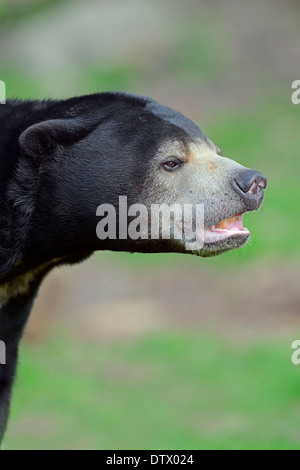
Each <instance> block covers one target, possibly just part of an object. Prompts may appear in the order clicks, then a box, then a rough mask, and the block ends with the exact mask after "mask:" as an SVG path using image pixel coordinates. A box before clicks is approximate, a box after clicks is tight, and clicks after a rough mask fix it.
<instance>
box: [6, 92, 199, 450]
mask: <svg viewBox="0 0 300 470" xmlns="http://www.w3.org/2000/svg"><path fill="white" fill-rule="evenodd" d="M0 127H1V135H0V207H1V214H0V289H1V286H2V287H3V286H5V288H7V289H10V285H11V283H13V282H14V280H15V279H16V278H18V277H19V276H22V275H23V274H25V273H27V272H29V271H31V270H33V269H35V268H37V267H38V266H44V267H43V268H42V270H41V272H39V273H38V275H37V277H36V279H35V281H34V282H32V283H31V284H30V288H29V292H28V293H26V294H19V295H18V296H17V297H13V298H12V299H11V300H9V301H8V302H7V303H6V304H5V305H4V306H3V307H2V309H1V313H0V340H2V341H4V342H5V343H6V347H7V364H6V365H5V366H4V365H0V442H1V439H2V437H3V434H4V431H5V427H6V422H7V416H8V409H9V398H10V393H11V388H12V383H13V379H14V376H15V370H16V361H17V350H18V343H19V340H20V338H21V336H22V332H23V329H24V326H25V324H26V321H27V318H28V316H29V313H30V309H31V306H32V303H33V300H34V297H35V295H36V292H37V290H38V287H39V285H40V283H41V281H42V279H43V277H44V276H45V274H46V273H47V272H48V271H49V270H50V269H51V268H52V267H53V266H54V265H57V264H61V263H74V262H78V261H81V260H82V259H85V258H86V257H87V256H89V255H90V254H91V253H92V252H93V251H94V250H99V249H101V250H102V249H113V250H128V251H142V252H147V251H149V252H154V251H172V249H171V248H168V247H166V246H165V247H162V246H160V245H159V244H158V242H153V243H152V244H147V243H146V242H144V243H142V244H141V243H138V241H137V242H136V243H135V244H132V242H128V241H126V240H123V241H114V243H113V244H112V242H109V241H107V242H102V243H101V244H100V243H99V240H98V239H97V237H96V230H95V229H96V224H97V218H96V212H95V210H96V208H97V206H98V205H99V204H102V203H107V202H109V203H111V204H117V196H118V195H128V203H129V204H130V203H132V202H137V201H138V202H143V201H142V199H143V197H142V192H143V182H144V176H145V173H146V168H147V167H148V165H149V160H150V157H151V155H153V154H154V153H155V151H156V150H157V148H158V145H159V143H160V142H161V141H162V140H163V139H164V138H167V137H168V138H170V137H172V136H174V137H178V135H179V134H180V135H181V136H182V137H183V138H184V137H185V136H186V135H187V134H188V133H189V132H192V133H193V134H195V133H196V134H197V133H198V134H199V136H202V133H201V131H200V129H199V128H197V126H196V125H195V124H193V123H192V122H191V121H189V120H188V119H187V118H185V117H184V116H182V115H181V114H179V113H176V112H174V111H172V110H170V109H168V108H165V107H163V106H160V105H158V104H157V103H156V102H154V101H152V100H150V99H148V98H144V97H139V96H133V95H129V94H125V93H103V94H97V95H90V96H84V97H79V98H72V99H68V100H65V101H18V100H8V102H7V104H6V105H1V106H0ZM138 129H139V131H137V130H138ZM54 259H55V261H54V262H53V263H52V260H54ZM49 262H51V264H50V265H49V264H48V263H49ZM0 302H1V299H0Z"/></svg>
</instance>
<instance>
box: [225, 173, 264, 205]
mask: <svg viewBox="0 0 300 470" xmlns="http://www.w3.org/2000/svg"><path fill="white" fill-rule="evenodd" d="M233 187H234V189H235V191H236V192H237V193H238V194H239V195H240V196H241V197H242V199H243V200H244V202H245V204H246V208H247V210H254V209H258V208H259V206H260V205H261V203H262V200H263V197H264V192H263V190H264V189H265V188H266V187H267V178H266V177H265V176H264V175H263V174H262V173H259V172H258V171H254V170H244V171H242V172H240V173H239V174H238V176H236V177H235V178H234V180H233Z"/></svg>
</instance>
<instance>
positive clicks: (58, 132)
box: [19, 117, 96, 157]
mask: <svg viewBox="0 0 300 470" xmlns="http://www.w3.org/2000/svg"><path fill="white" fill-rule="evenodd" d="M95 127H96V125H95V123H92V122H91V121H89V120H86V119H83V118H82V117H77V118H72V119H52V120H49V121H42V122H39V123H38V124H34V125H33V126H31V127H28V129H26V130H25V131H24V132H23V133H22V134H21V135H20V137H19V145H20V148H21V150H22V151H23V152H24V154H25V155H28V156H31V157H37V156H41V155H45V154H48V155H49V154H51V153H53V151H54V150H55V147H56V146H57V145H65V146H67V145H72V144H74V143H76V142H78V141H79V140H81V139H83V138H84V137H85V136H87V135H88V134H89V133H90V132H91V131H92V130H93V128H95Z"/></svg>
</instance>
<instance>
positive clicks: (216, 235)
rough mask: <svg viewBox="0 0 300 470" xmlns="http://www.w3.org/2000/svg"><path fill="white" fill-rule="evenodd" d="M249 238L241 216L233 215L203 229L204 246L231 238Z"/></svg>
mask: <svg viewBox="0 0 300 470" xmlns="http://www.w3.org/2000/svg"><path fill="white" fill-rule="evenodd" d="M249 236H250V232H249V230H248V229H247V228H246V227H244V224H243V215H242V214H239V215H235V216H234V217H229V218H228V219H225V220H223V221H222V222H219V223H218V224H216V225H212V226H211V227H205V229H204V243H205V245H211V244H214V245H215V244H218V243H220V242H224V241H225V240H228V239H231V238H239V237H243V239H244V238H245V237H246V238H247V239H248V238H249Z"/></svg>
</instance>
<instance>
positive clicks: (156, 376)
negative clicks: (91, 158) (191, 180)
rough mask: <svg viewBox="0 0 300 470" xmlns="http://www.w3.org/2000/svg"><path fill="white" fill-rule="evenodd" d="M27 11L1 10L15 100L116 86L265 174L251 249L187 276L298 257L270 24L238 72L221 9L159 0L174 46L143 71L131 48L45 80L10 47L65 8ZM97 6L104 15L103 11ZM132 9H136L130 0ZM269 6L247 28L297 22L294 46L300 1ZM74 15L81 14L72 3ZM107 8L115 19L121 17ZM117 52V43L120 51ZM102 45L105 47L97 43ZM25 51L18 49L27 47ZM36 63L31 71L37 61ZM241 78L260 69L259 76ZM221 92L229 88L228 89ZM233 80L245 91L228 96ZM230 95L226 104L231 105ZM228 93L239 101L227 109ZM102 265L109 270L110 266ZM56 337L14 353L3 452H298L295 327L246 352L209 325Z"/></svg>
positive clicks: (291, 129) (6, 68)
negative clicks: (169, 112)
mask: <svg viewBox="0 0 300 470" xmlns="http://www.w3.org/2000/svg"><path fill="white" fill-rule="evenodd" d="M21 3H22V2H17V1H16V0H15V1H14V2H4V1H1V2H0V25H1V28H2V33H0V40H1V34H2V35H3V38H2V39H3V41H4V43H5V44H8V46H7V51H6V52H5V50H4V52H2V53H0V60H1V67H0V79H1V80H4V81H5V82H6V84H7V91H8V95H9V97H19V98H24V99H26V98H43V97H50V96H51V97H62V96H67V94H68V93H67V89H69V90H70V94H87V93H93V92H98V91H107V90H113V89H118V90H126V91H131V92H136V93H141V94H146V95H151V96H153V97H154V98H156V99H158V100H159V101H163V102H164V103H165V104H168V105H169V106H173V107H177V109H179V110H181V111H182V112H185V114H188V115H189V116H190V117H192V118H193V119H194V120H195V122H197V123H198V124H199V125H200V127H202V128H203V131H204V132H205V133H206V134H207V135H208V136H209V137H210V138H211V139H212V140H213V141H214V142H215V143H216V144H217V145H219V146H220V147H221V148H222V151H223V154H224V155H225V156H228V157H230V158H232V159H234V160H237V161H239V162H240V163H242V164H244V165H245V166H247V167H251V168H255V169H258V170H260V171H262V172H263V173H265V174H266V175H267V176H268V179H269V185H268V190H267V191H266V196H265V203H264V206H263V208H262V210H261V211H260V212H258V213H251V214H248V215H247V216H245V221H246V225H247V226H248V228H249V229H250V230H251V232H252V234H253V241H251V243H250V245H248V247H247V248H245V249H242V250H240V251H239V252H231V253H228V254H226V255H224V256H223V257H222V258H216V259H211V260H205V261H201V260H200V259H199V260H195V259H193V258H190V261H188V263H190V264H191V265H192V266H193V267H195V265H196V264H197V263H199V265H200V264H201V267H200V268H199V269H204V270H205V269H206V268H205V266H208V263H209V269H210V270H212V271H213V270H216V271H218V272H220V271H222V270H223V271H224V276H227V273H228V269H232V267H236V269H237V270H238V269H240V267H245V266H248V265H249V266H253V265H255V263H262V264H263V266H270V267H271V268H270V269H272V265H273V264H274V263H281V262H282V263H283V262H284V263H288V262H289V261H291V262H295V260H299V229H300V220H299V217H298V214H299V209H298V203H299V194H300V193H299V172H300V159H299V117H300V114H299V113H300V107H297V106H293V105H292V103H291V89H290V87H291V82H292V80H295V79H297V78H299V76H298V77H297V76H292V73H293V67H292V66H294V59H293V56H292V55H291V57H290V61H289V60H287V58H286V57H283V53H282V52H280V53H278V57H277V61H275V60H273V62H272V61H271V60H270V62H268V60H269V59H270V57H269V56H268V49H267V48H266V47H265V46H266V44H269V46H268V47H269V49H270V50H271V51H272V50H273V49H272V47H273V48H274V56H276V53H275V52H276V51H275V48H276V47H278V42H277V39H278V38H279V39H278V40H280V41H282V43H283V46H286V47H287V45H288V44H287V43H285V39H284V38H283V37H282V35H281V33H280V31H279V30H277V29H276V27H274V30H272V29H270V30H269V31H268V33H269V36H266V37H265V36H263V35H261V36H259V35H258V41H261V45H262V46H264V47H265V51H264V53H265V54H266V56H267V60H265V57H264V56H262V57H260V55H261V51H259V50H256V51H254V52H253V55H252V59H251V58H250V59H251V60H252V62H251V61H250V63H249V64H248V69H246V70H245V71H244V70H243V64H244V62H243V60H247V59H245V58H244V57H243V58H241V56H239V55H238V53H237V52H236V47H237V46H236V44H235V43H232V42H231V39H232V38H230V37H229V39H228V41H225V42H224V37H225V36H226V34H227V33H228V30H230V28H231V27H232V28H237V25H236V23H235V21H234V18H235V16H233V18H232V20H230V19H228V18H227V17H226V16H224V15H225V13H224V10H222V9H220V12H219V13H216V11H219V10H218V8H219V7H220V5H221V0H219V2H218V1H216V2H212V3H211V6H210V4H209V3H208V2H198V4H197V5H196V3H195V2H193V1H188V2H185V5H186V7H185V9H184V10H185V12H184V14H183V13H182V6H180V2H178V1H176V2H175V3H173V4H172V5H173V7H172V5H171V3H170V2H169V1H164V2H161V4H162V5H164V8H165V9H166V11H167V12H168V11H169V12H170V11H171V10H172V15H175V13H176V11H177V14H178V15H179V17H180V20H179V21H178V19H177V23H176V25H177V30H176V35H177V38H176V40H175V39H174V37H173V36H172V37H171V39H170V41H169V42H168V41H167V45H164V46H162V47H161V49H160V48H159V47H157V48H156V49H155V48H154V52H153V51H152V55H151V53H150V58H149V61H148V60H147V59H145V57H144V54H143V50H141V53H140V55H139V54H138V52H137V51H136V50H135V51H134V53H133V55H130V54H128V55H126V54H125V57H124V58H123V59H122V60H121V59H120V58H119V56H118V55H116V59H115V61H110V60H107V61H105V60H104V61H103V65H101V64H99V63H98V61H95V60H91V61H90V63H85V61H84V57H80V59H81V60H82V65H80V60H79V59H78V62H79V69H80V70H74V69H72V67H71V66H70V67H68V65H66V67H65V68H64V67H62V66H60V67H57V68H56V69H53V71H51V73H49V71H47V70H42V69H41V71H40V72H36V71H34V70H33V71H31V70H30V68H29V69H28V68H26V63H25V65H24V61H23V62H22V61H18V60H17V59H16V58H14V57H15V56H14V55H13V52H14V50H13V48H12V47H10V40H11V44H13V41H16V40H15V39H14V37H15V35H16V30H17V29H18V28H19V27H20V25H21V26H22V25H23V24H25V26H24V28H25V27H26V24H27V28H30V27H31V28H33V29H34V27H35V26H36V25H37V24H38V23H39V21H40V22H41V23H42V24H43V23H45V22H47V18H48V15H52V16H51V18H52V20H53V15H54V16H55V14H56V15H59V14H60V8H64V6H65V5H66V4H68V2H61V4H62V7H61V6H60V5H59V4H58V3H57V2H51V1H48V2H38V1H35V2H34V1H31V2H27V3H28V4H27V7H26V5H25V4H26V2H23V3H22V6H20V5H21ZM99 3H103V8H104V7H105V5H107V2H99ZM117 3H118V5H120V3H119V2H117ZM128 3H129V6H128V8H132V7H133V4H134V2H128ZM142 3H144V2H142ZM266 3H267V8H266V9H265V7H266V5H265V7H262V6H261V5H260V3H258V2H253V4H252V7H249V8H250V11H251V12H252V14H253V18H254V17H255V18H256V17H258V16H260V15H261V16H262V18H263V20H262V23H263V21H266V22H268V21H269V22H271V21H272V22H273V24H274V25H275V26H276V25H278V24H279V23H280V24H281V21H282V15H283V14H284V18H287V20H288V21H293V27H292V26H291V31H293V36H292V38H294V37H295V38H297V39H298V41H299V40H300V33H299V32H297V31H299V22H300V20H298V19H299V10H298V9H297V5H296V3H292V2H291V3H290V4H287V5H286V6H283V5H281V7H280V6H279V5H278V2H277V3H276V5H275V6H274V3H273V6H272V2H270V1H268V2H266ZM124 4H126V2H123V5H124ZM73 5H74V7H73V8H74V10H75V9H76V8H77V6H76V5H78V4H77V2H73ZM153 5H155V8H156V9H157V8H158V10H155V9H154V14H157V15H158V14H160V10H159V7H158V3H157V2H153ZM202 7H203V11H202ZM86 8H90V9H93V8H94V7H93V3H92V2H87V7H86ZM228 9H229V12H228V15H230V9H231V10H232V12H234V14H235V15H237V16H238V17H239V20H240V23H241V26H240V28H241V31H240V32H238V31H236V38H240V39H241V40H242V39H244V40H245V41H246V39H247V38H246V39H245V38H244V32H243V26H244V27H245V28H246V25H247V23H248V13H249V12H248V13H247V11H243V9H241V10H240V11H238V12H236V9H237V4H236V2H234V1H233V0H230V2H228ZM268 9H269V10H268ZM270 9H271V10H270ZM99 11H100V10H99V8H98V10H97V14H99ZM115 11H116V14H118V8H117V7H116V10H115ZM122 11H123V10H122ZM270 11H271V14H270V15H269V14H268V13H269V12H270ZM120 12H121V7H120ZM174 12H175V13H174ZM295 12H297V14H298V16H297V17H296V16H295ZM162 13H165V11H164V10H163V11H162ZM95 14H96V13H95ZM120 14H121V13H120ZM141 14H142V13H141ZM180 15H182V16H180ZM218 15H219V16H218ZM222 15H223V16H222ZM269 16H270V17H271V18H269V19H268V17H269ZM32 18H33V21H32ZM226 18H227V19H226ZM291 18H293V20H291ZM297 18H298V19H297ZM30 21H32V23H30ZM165 21H166V27H167V25H168V23H167V20H165ZM174 21H175V20H174ZM230 21H232V23H230ZM289 24H290V23H289ZM178 25H180V28H179V29H178ZM257 27H258V26H257ZM66 28H68V25H66ZM270 28H271V27H270ZM297 28H298V29H297ZM166 29H167V28H166ZM261 29H263V26H261ZM24 31H25V32H26V28H25V29H24ZM224 31H225V32H224ZM53 34H55V33H54V32H53ZM99 34H100V38H101V33H99ZM99 34H98V36H97V40H99ZM120 34H121V33H120ZM246 34H248V35H249V36H248V40H249V42H251V41H252V40H253V41H255V35H256V32H255V26H254V24H253V32H252V33H251V30H250V33H249V29H247V28H246V31H245V35H246ZM251 34H252V36H251ZM239 35H240V36H239ZM95 36H96V33H95ZM21 37H22V36H17V39H18V40H20V38H21ZM11 38H12V39H11ZM236 38H235V39H236ZM38 40H39V37H38V35H37V37H36V41H38ZM125 40H126V38H125ZM272 40H274V46H272V44H271V43H272ZM95 41H96V38H95ZM121 42H122V38H120V46H119V47H120V49H121ZM1 43H2V42H1ZM100 46H102V48H104V49H105V44H102V45H101V44H99V47H100ZM19 47H20V48H21V50H22V45H21V43H20V44H19ZM141 47H142V46H141ZM117 49H118V47H117ZM262 49H263V47H262ZM283 50H285V51H286V49H284V48H283ZM84 52H85V51H84V50H83V51H81V53H82V55H83V56H84ZM147 52H148V51H147ZM150 52H151V51H150ZM241 52H243V49H242V51H241ZM285 53H286V55H288V52H285ZM245 54H246V51H245ZM16 57H17V56H16ZM256 58H258V61H257V62H256ZM35 59H36V62H37V63H38V61H39V57H36V58H35ZM250 59H249V60H250ZM43 60H44V62H45V59H43ZM99 62H101V60H100V59H99ZM287 64H290V65H291V69H290V71H291V76H289V72H288V71H287V69H288V67H287ZM249 70H251V71H252V70H253V73H254V72H255V74H256V76H255V77H254V78H253V77H252V75H251V74H250V73H249ZM285 73H286V75H285ZM247 74H248V75H247ZM63 77H65V78H64V79H63ZM235 77H236V78H235ZM237 79H239V80H241V81H242V84H241V83H240V81H239V80H238V81H237ZM231 80H232V82H233V83H232V86H231V85H230V83H231ZM223 82H226V83H227V88H226V87H225V88H224V90H222V84H223ZM237 82H238V83H239V87H241V89H239V88H236V89H235V87H236V84H237ZM230 87H231V88H230ZM243 87H244V88H243ZM252 88H253V89H254V91H253V90H252ZM219 89H221V91H218V90H219ZM250 89H251V90H252V91H251V92H250V91H249V90H250ZM228 90H231V95H230V93H229V98H228V101H227V102H226V99H225V98H226V94H227V93H228ZM224 96H225V98H224ZM230 96H231V97H235V99H234V100H233V101H231V100H230ZM244 96H245V97H244ZM221 97H222V99H221ZM241 97H243V98H241ZM202 98H204V100H203V101H204V105H203V107H202V106H201V99H202ZM224 99H225V101H224ZM205 100H207V101H205ZM194 101H196V104H194ZM189 107H190V108H191V110H190V112H189ZM111 259H112V260H114V262H116V263H120V265H122V266H124V264H125V266H126V265H127V264H128V265H130V264H132V263H133V264H137V265H140V266H141V269H144V270H146V269H148V268H149V269H150V268H151V270H152V272H153V276H155V271H156V270H159V269H160V266H162V265H164V266H166V265H167V266H168V265H169V266H170V270H173V269H178V270H180V262H181V261H180V259H181V258H180V257H174V256H172V255H149V256H148V255H134V256H131V255H127V254H111ZM105 260H106V262H109V261H107V260H109V258H108V257H107V256H106V257H105ZM203 263H205V264H204V267H203ZM101 269H102V266H101V263H100V260H99V270H101ZM183 295H184V293H183ZM253 295H254V296H255V292H253ZM298 307H299V305H298ZM299 310H300V309H299ZM299 313H300V312H299ZM211 314H212V316H213V312H212V313H211ZM83 315H84V313H83ZM99 315H101V312H99ZM260 315H261V317H262V316H263V315H264V312H263V311H262V312H260ZM283 315H284V312H283ZM298 326H300V324H299V325H298ZM61 330H62V332H63V333H61V332H60V333H59V334H58V335H53V334H49V335H48V336H47V337H46V338H44V337H43V338H42V340H39V339H38V340H37V341H35V342H31V341H29V340H28V341H27V342H25V343H24V344H23V345H22V348H21V359H20V366H19V374H18V380H17V385H16V389H15V393H14V400H13V403H12V416H11V421H10V426H9V431H8V434H7V437H6V440H5V448H6V449H43V448H47V449H63V448H70V449H71V448H72V449H74V448H92V449H97V448H101V449H116V448H119V449H130V448H131V449H299V448H300V445H299V442H300V375H299V374H300V369H297V368H296V367H295V366H292V364H291V360H290V357H291V349H290V345H291V342H292V340H294V339H296V337H297V334H298V336H299V329H297V330H296V331H295V332H294V336H289V335H285V334H283V335H282V337H281V336H280V335H279V337H278V338H275V339H274V338H273V339H270V338H266V339H265V340H264V339H262V338H261V337H260V338H258V339H255V338H254V339H253V338H252V340H251V341H246V342H245V344H243V342H242V341H239V340H237V341H235V339H234V338H228V337H227V338H225V337H223V336H222V335H220V333H219V332H217V331H214V330H213V329H211V330H210V333H209V334H207V335H205V334H204V333H203V332H202V333H201V332H198V333H195V332H191V331H182V332H180V331H177V332H176V334H175V333H174V331H172V332H171V331H170V332H168V331H167V330H165V331H163V332H161V333H152V334H147V335H141V337H138V338H133V339H132V338H130V339H126V340H124V339H122V340H113V341H105V342H104V344H101V343H100V342H98V343H97V342H95V341H89V340H88V339H84V338H82V339H80V340H77V341H75V339H74V338H73V337H72V336H71V335H70V334H68V333H67V331H65V330H64V328H63V326H62V328H61ZM77 339H78V338H77ZM96 343H97V344H96ZM99 343H100V344H99Z"/></svg>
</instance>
